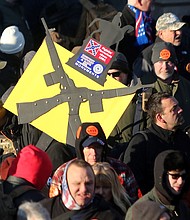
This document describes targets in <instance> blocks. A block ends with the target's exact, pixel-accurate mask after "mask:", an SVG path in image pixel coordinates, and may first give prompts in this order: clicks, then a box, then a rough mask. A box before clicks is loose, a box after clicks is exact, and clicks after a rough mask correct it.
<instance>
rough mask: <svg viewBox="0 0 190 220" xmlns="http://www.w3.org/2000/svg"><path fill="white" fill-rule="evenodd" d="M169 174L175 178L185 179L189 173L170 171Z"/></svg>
mask: <svg viewBox="0 0 190 220" xmlns="http://www.w3.org/2000/svg"><path fill="white" fill-rule="evenodd" d="M168 175H170V176H171V177H172V179H173V180H177V179H179V178H180V177H181V178H182V180H185V179H186V178H187V174H186V173H183V174H180V173H175V174H174V173H169V172H168Z"/></svg>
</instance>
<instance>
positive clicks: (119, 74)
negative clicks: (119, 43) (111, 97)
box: [108, 53, 132, 86]
mask: <svg viewBox="0 0 190 220" xmlns="http://www.w3.org/2000/svg"><path fill="white" fill-rule="evenodd" d="M108 75H109V76H111V77H113V78H114V79H116V80H117V81H119V82H121V83H123V84H124V85H126V86H130V84H131V80H132V72H131V70H130V69H129V64H128V61H127V59H126V57H125V56H124V54H122V53H118V55H117V56H116V60H115V61H113V63H112V65H111V67H110V69H109V70H108Z"/></svg>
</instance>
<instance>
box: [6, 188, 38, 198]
mask: <svg viewBox="0 0 190 220" xmlns="http://www.w3.org/2000/svg"><path fill="white" fill-rule="evenodd" d="M31 190H36V188H34V187H33V186H29V185H21V186H18V187H16V188H15V189H13V190H12V191H11V192H10V193H9V195H10V196H11V197H12V198H13V199H15V198H17V197H19V196H21V195H22V194H24V193H25V192H28V191H31Z"/></svg>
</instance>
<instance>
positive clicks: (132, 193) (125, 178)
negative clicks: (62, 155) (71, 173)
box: [49, 157, 139, 203]
mask: <svg viewBox="0 0 190 220" xmlns="http://www.w3.org/2000/svg"><path fill="white" fill-rule="evenodd" d="M107 162H108V163H109V164H110V165H111V166H112V167H113V168H114V169H115V171H116V173H117V174H118V177H119V180H120V182H121V184H122V185H123V186H124V187H125V189H126V192H127V194H128V195H129V199H130V201H131V203H134V202H135V201H136V200H137V199H138V190H139V189H138V185H137V182H136V179H135V177H134V175H133V173H132V171H131V169H130V168H129V166H128V165H126V164H125V163H122V162H121V161H119V160H116V159H114V158H110V157H108V158H107ZM66 164H67V163H64V164H62V165H61V166H60V167H58V169H57V170H56V171H55V173H54V175H53V177H52V181H51V185H50V191H49V197H50V198H52V197H54V196H57V195H59V194H61V193H62V187H61V185H62V177H63V172H64V169H65V167H66Z"/></svg>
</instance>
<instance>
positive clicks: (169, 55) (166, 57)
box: [151, 41, 177, 64]
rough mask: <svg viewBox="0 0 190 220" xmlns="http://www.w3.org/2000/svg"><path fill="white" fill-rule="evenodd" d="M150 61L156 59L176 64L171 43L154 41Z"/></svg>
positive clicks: (155, 60)
mask: <svg viewBox="0 0 190 220" xmlns="http://www.w3.org/2000/svg"><path fill="white" fill-rule="evenodd" d="M151 61H152V63H153V64H154V63H156V62H158V61H171V62H172V63H174V64H176V63H177V56H176V53H175V49H174V47H173V45H172V44H171V43H167V42H164V41H163V42H158V43H155V45H154V46H153V48H152V57H151Z"/></svg>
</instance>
